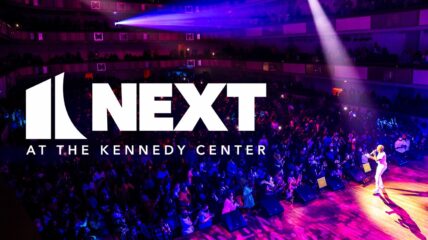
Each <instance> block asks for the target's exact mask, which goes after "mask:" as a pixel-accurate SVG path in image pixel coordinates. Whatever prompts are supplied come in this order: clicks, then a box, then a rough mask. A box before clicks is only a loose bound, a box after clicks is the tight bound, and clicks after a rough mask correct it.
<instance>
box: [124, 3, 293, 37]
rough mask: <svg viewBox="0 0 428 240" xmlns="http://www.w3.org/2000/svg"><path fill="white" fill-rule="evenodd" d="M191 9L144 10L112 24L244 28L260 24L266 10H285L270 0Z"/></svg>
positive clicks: (176, 28)
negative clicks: (138, 14)
mask: <svg viewBox="0 0 428 240" xmlns="http://www.w3.org/2000/svg"><path fill="white" fill-rule="evenodd" d="M191 9H192V11H188V10H187V9H186V10H185V9H184V8H182V7H181V8H179V7H170V8H169V9H166V10H161V11H156V12H151V13H146V14H143V15H140V16H136V17H132V18H129V19H125V20H122V21H119V22H117V23H116V25H126V26H134V27H141V28H148V29H159V30H170V31H192V30H198V31H214V30H227V29H229V30H233V29H241V28H247V27H249V26H253V25H256V24H260V23H261V20H260V19H262V18H263V16H265V15H266V13H268V12H274V11H286V7H284V6H278V5H277V4H275V3H274V2H273V1H269V0H263V1H253V3H251V4H248V3H246V4H233V5H230V4H217V5H215V6H214V5H204V6H200V7H198V8H197V10H196V11H195V10H194V8H193V7H192V8H191Z"/></svg>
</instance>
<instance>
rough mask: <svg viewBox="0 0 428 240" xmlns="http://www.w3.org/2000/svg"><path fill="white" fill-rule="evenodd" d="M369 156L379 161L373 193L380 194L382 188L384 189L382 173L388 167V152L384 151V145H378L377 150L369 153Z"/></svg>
mask: <svg viewBox="0 0 428 240" xmlns="http://www.w3.org/2000/svg"><path fill="white" fill-rule="evenodd" d="M376 153H377V154H376ZM367 158H369V159H371V160H374V161H376V162H377V168H376V175H375V182H376V189H375V190H374V192H373V194H375V195H376V194H379V192H380V190H383V188H384V186H383V181H382V174H383V173H384V172H385V170H386V169H387V168H388V164H387V163H386V153H385V152H384V147H383V145H378V146H377V148H376V149H375V150H373V151H372V152H371V153H370V154H368V155H367Z"/></svg>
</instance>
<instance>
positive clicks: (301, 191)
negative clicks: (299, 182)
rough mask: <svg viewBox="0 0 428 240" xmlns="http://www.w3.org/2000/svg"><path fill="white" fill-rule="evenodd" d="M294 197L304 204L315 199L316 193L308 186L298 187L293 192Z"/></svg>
mask: <svg viewBox="0 0 428 240" xmlns="http://www.w3.org/2000/svg"><path fill="white" fill-rule="evenodd" d="M294 192H295V193H296V196H297V197H298V198H299V199H300V200H302V201H303V202H304V203H308V202H310V201H313V200H315V199H316V198H317V194H316V192H315V191H314V190H313V189H312V188H310V187H309V186H300V187H298V188H296V190H294Z"/></svg>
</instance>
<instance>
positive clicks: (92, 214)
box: [0, 76, 427, 239]
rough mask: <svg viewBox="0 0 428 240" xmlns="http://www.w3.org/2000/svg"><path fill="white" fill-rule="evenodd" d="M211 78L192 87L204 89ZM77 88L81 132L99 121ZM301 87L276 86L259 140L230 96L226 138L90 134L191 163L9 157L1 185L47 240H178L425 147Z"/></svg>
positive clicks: (222, 109) (262, 111)
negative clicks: (253, 149) (220, 150)
mask: <svg viewBox="0 0 428 240" xmlns="http://www.w3.org/2000/svg"><path fill="white" fill-rule="evenodd" d="M205 78H206V76H205V77H204V76H197V77H196V78H195V79H194V81H195V83H196V84H197V85H198V87H202V86H203V82H204V81H206V80H207V79H205ZM110 82H111V81H110ZM201 82H202V83H201ZM79 84H83V85H84V84H85V83H80V82H79V80H78V79H75V81H73V86H76V87H75V88H76V89H74V88H73V87H69V88H66V91H67V92H66V94H72V95H73V96H75V98H77V97H78V98H81V99H80V100H76V101H77V102H76V103H75V104H72V105H71V106H75V105H77V106H75V107H73V108H71V109H70V115H71V116H72V118H73V119H74V120H75V122H76V123H77V124H78V125H79V126H81V125H85V124H88V122H90V120H88V121H86V120H85V119H87V118H88V117H90V115H91V114H90V111H86V110H84V109H86V108H89V106H87V105H90V95H89V94H86V95H82V94H81V90H82V88H81V86H80V85H79ZM295 85H296V84H295V83H293V82H291V81H282V82H270V84H269V88H268V96H269V98H266V99H260V100H257V104H256V119H255V122H256V129H257V130H256V131H255V132H251V133H246V132H238V131H236V130H233V129H236V128H235V126H236V124H237V119H236V112H234V111H235V108H234V106H236V104H237V101H236V99H230V98H226V97H225V96H223V97H221V98H220V99H219V100H217V101H216V103H215V104H214V108H215V109H216V111H217V112H218V113H219V116H220V117H221V118H222V120H223V121H224V123H225V124H226V126H227V127H228V129H232V130H231V131H229V132H227V133H216V132H208V131H207V130H206V128H205V127H204V126H203V125H201V126H197V127H196V129H195V130H194V131H193V132H176V133H174V134H171V133H161V132H147V133H144V134H137V135H133V134H126V133H123V132H122V133H119V132H118V131H113V130H112V131H110V132H107V133H105V134H104V133H103V134H101V135H98V134H94V135H92V138H94V142H96V143H106V144H115V143H117V144H120V143H122V144H129V143H136V142H144V143H154V144H173V145H175V144H186V147H187V148H188V149H187V150H186V151H185V154H184V155H183V156H181V155H178V154H174V155H172V156H163V155H160V156H152V155H144V156H117V157H114V156H111V157H109V156H97V155H92V156H90V157H88V156H72V155H67V154H63V155H61V156H55V157H50V158H43V159H39V158H33V157H27V159H21V160H18V159H13V158H11V159H1V165H0V176H1V180H2V181H3V182H5V183H6V184H7V186H8V187H10V188H11V189H14V190H15V191H16V196H17V198H18V199H19V200H20V201H21V202H22V203H23V205H24V206H25V207H26V209H27V212H28V213H29V215H30V216H31V218H32V219H33V220H34V224H35V227H36V229H37V231H38V232H39V234H40V236H41V237H42V238H43V239H64V238H67V239H69V238H71V239H91V237H93V236H96V237H97V238H105V237H108V236H115V237H117V238H121V239H142V238H144V239H150V238H156V239H170V238H172V237H175V236H186V235H189V234H192V233H193V232H194V231H198V230H204V229H207V228H210V227H211V226H212V225H213V224H215V223H218V222H219V221H220V219H221V217H222V215H223V214H227V213H230V212H233V211H236V210H238V211H244V212H247V213H248V214H258V212H257V209H258V203H259V201H260V199H261V198H262V197H263V196H273V197H275V198H277V199H285V200H287V201H289V202H290V204H292V203H293V202H295V196H296V194H295V189H296V188H298V187H299V186H302V185H305V186H309V187H310V188H313V189H317V188H318V185H317V179H318V178H320V177H323V176H325V177H336V178H338V179H340V180H342V181H344V182H346V181H347V180H346V179H347V176H346V174H345V173H346V169H349V168H361V167H362V166H361V163H362V156H363V155H364V153H366V152H370V151H371V150H372V148H373V147H374V146H376V145H377V144H379V143H382V144H384V145H385V147H386V150H387V151H393V149H394V148H395V145H397V144H396V143H395V140H396V139H397V137H398V136H402V134H403V133H405V134H406V136H409V138H408V139H409V140H410V139H411V145H410V147H409V149H410V150H411V151H418V150H423V149H426V146H427V143H426V135H425V136H424V135H422V134H421V131H420V130H419V129H417V124H408V125H405V126H400V128H399V129H389V130H380V129H379V128H378V127H376V118H377V117H378V116H377V113H376V112H373V111H372V110H369V109H364V108H357V107H355V108H352V109H347V110H346V111H345V110H343V107H342V105H341V104H340V103H339V102H338V101H337V98H335V97H329V96H327V95H323V94H321V93H318V94H310V93H314V92H310V91H304V90H303V89H299V91H297V90H298V88H297V87H296V86H295ZM113 86H114V84H113ZM115 91H117V89H115ZM304 92H306V94H304ZM172 101H173V111H172V112H174V116H176V115H178V116H180V115H181V114H182V113H184V111H185V110H186V108H187V107H186V104H185V101H184V100H183V99H182V98H181V97H180V96H177V97H174V98H173V100H172ZM82 102H89V103H87V105H85V104H82ZM76 111H78V113H76ZM350 112H352V114H349V113H350ZM410 136H411V137H410ZM197 144H242V145H245V144H258V145H264V146H266V148H267V152H266V153H267V154H266V155H259V156H256V155H254V156H250V155H247V156H246V155H243V154H240V155H236V156H232V155H231V156H227V155H218V156H209V155H205V156H200V155H198V154H196V152H195V146H196V145H197Z"/></svg>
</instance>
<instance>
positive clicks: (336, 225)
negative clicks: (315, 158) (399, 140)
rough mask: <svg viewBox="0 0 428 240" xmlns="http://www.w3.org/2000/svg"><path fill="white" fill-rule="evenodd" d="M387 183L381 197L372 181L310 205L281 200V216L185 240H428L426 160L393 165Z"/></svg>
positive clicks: (216, 229)
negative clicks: (237, 228)
mask: <svg viewBox="0 0 428 240" xmlns="http://www.w3.org/2000/svg"><path fill="white" fill-rule="evenodd" d="M384 184H385V188H386V189H385V191H386V193H384V194H383V195H382V196H373V195H372V191H373V189H374V183H371V184H369V185H368V186H366V187H364V186H361V185H358V184H355V183H350V184H348V185H347V186H346V189H345V190H342V191H338V192H332V191H329V190H326V191H322V192H321V195H320V197H319V199H317V200H315V201H313V202H311V203H309V204H307V205H303V204H299V203H295V204H294V205H291V204H289V203H286V202H284V201H282V202H281V204H282V205H283V206H284V208H285V212H284V213H283V214H282V215H280V216H274V217H271V218H269V219H265V218H263V217H260V216H247V215H246V216H245V219H246V220H247V223H248V226H247V227H246V228H244V229H241V230H238V231H235V232H233V233H229V232H228V231H227V230H226V229H225V228H224V227H223V226H221V225H215V226H213V227H212V228H210V229H208V230H205V231H197V232H195V233H194V234H192V235H191V236H189V237H188V238H187V239H224V240H226V239H364V240H369V239H376V240H388V239H400V240H408V239H427V237H428V159H427V158H425V161H420V162H412V163H410V164H409V165H407V166H404V167H397V166H393V165H390V166H389V170H388V171H387V172H386V173H385V174H384Z"/></svg>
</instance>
